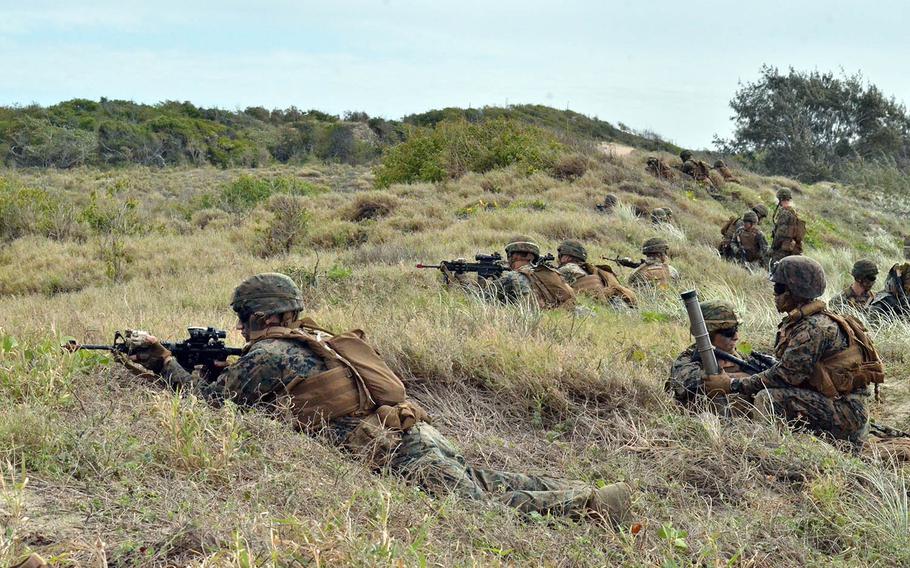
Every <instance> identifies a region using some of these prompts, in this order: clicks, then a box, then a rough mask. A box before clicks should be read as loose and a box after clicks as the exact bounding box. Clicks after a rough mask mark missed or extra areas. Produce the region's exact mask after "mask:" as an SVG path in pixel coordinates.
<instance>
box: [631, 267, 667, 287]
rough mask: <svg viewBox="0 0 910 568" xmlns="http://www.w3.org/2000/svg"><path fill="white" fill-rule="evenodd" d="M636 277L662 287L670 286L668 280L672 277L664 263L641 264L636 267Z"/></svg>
mask: <svg viewBox="0 0 910 568" xmlns="http://www.w3.org/2000/svg"><path fill="white" fill-rule="evenodd" d="M636 277H637V278H639V279H642V280H645V281H647V282H651V283H653V284H655V285H657V286H659V287H662V288H666V287H668V286H670V281H671V280H672V279H673V277H672V275H671V274H670V269H669V268H667V265H666V264H664V263H660V264H646V265H642V266H641V267H640V268H639V269H638V273H637V275H636Z"/></svg>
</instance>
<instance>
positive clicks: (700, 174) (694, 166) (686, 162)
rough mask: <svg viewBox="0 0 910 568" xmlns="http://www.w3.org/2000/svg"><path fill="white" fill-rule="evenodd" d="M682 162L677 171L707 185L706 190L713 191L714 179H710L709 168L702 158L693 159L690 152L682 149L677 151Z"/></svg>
mask: <svg viewBox="0 0 910 568" xmlns="http://www.w3.org/2000/svg"><path fill="white" fill-rule="evenodd" d="M679 157H680V159H681V160H682V164H680V165H679V171H681V172H682V173H684V174H685V175H687V176H689V177H691V178H692V179H694V180H695V181H697V182H698V183H700V184H702V185H705V186H707V188H708V191H710V192H712V193H713V192H714V191H715V190H716V188H715V187H714V181H713V180H712V179H711V175H710V171H711V168H710V167H709V166H708V164H707V163H706V162H704V161H702V160H693V159H692V152H690V151H688V150H683V151H682V152H680V153H679Z"/></svg>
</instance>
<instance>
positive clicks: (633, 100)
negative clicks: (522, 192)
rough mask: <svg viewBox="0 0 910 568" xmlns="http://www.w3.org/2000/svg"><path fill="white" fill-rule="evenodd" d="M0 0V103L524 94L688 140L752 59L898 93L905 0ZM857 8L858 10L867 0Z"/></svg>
mask: <svg viewBox="0 0 910 568" xmlns="http://www.w3.org/2000/svg"><path fill="white" fill-rule="evenodd" d="M743 4H744V3H732V2H730V3H724V2H711V1H703V0H691V1H689V2H681V1H675V2H669V1H667V2H664V1H660V2H646V1H644V0H642V1H637V2H636V1H601V2H593V1H581V0H576V1H573V0H568V1H562V2H539V1H535V0H525V1H503V2H495V1H492V0H490V1H487V2H480V1H475V0H462V1H460V2H449V1H443V0H437V1H429V0H428V1H417V0H375V1H367V0H358V1H337V2H310V1H290V0H263V1H259V2H254V1H248V2H239V1H234V0H222V1H220V2H192V1H183V2H176V1H172V0H157V1H154V2H138V1H134V0H119V1H114V0H101V1H95V2H92V1H90V0H84V1H83V2H72V1H70V2H47V1H41V0H30V1H29V2H23V1H22V0H16V1H9V0H0V104H28V103H31V102H37V103H41V104H53V103H55V102H59V101H61V100H66V99H70V98H74V97H84V98H90V99H97V98H99V97H102V96H105V97H108V98H119V99H132V100H135V101H141V102H149V103H154V102H158V101H161V100H167V99H176V100H189V101H192V102H193V103H196V104H199V105H203V106H219V107H223V108H229V109H234V108H243V107H246V106H251V105H261V106H265V107H268V108H272V107H287V106H290V105H296V106H297V107H299V108H301V109H309V108H317V109H320V110H324V111H327V112H333V113H339V112H342V111H345V110H365V111H366V112H368V113H369V114H370V115H375V116H384V117H386V118H399V117H401V116H402V115H403V114H409V113H412V112H421V111H424V110H428V109H431V108H440V107H444V106H467V105H473V106H475V107H476V106H482V105H502V104H504V103H505V102H506V101H508V102H509V103H541V104H547V105H551V106H554V107H558V108H565V107H566V106H567V105H568V106H569V108H571V109H573V110H577V111H579V112H583V113H585V114H589V115H596V116H598V117H600V118H603V119H606V120H609V121H611V122H613V123H617V122H624V123H626V124H628V125H629V126H632V127H633V128H637V129H652V130H654V131H656V132H658V133H661V134H662V135H664V136H665V137H668V138H670V139H671V140H673V141H675V142H677V143H678V144H681V145H684V146H692V147H704V146H707V145H709V144H710V142H711V139H712V136H713V135H714V134H715V133H719V134H721V135H726V134H728V133H729V132H730V130H731V128H732V124H731V122H730V120H729V117H730V110H729V107H728V104H727V103H728V101H729V100H730V98H731V96H732V95H733V93H734V91H735V90H736V87H737V82H738V81H740V80H742V81H748V80H753V79H754V78H755V77H756V76H757V74H758V70H759V68H760V66H761V64H762V63H769V64H772V65H777V66H780V67H783V68H786V67H788V66H790V65H793V66H795V67H797V68H800V69H819V70H838V69H840V68H843V69H845V70H846V71H847V72H850V73H852V72H855V71H862V73H863V74H864V75H865V76H866V78H867V79H868V80H870V81H872V82H873V83H875V84H877V85H878V86H879V87H880V88H881V89H882V90H883V91H884V92H885V93H886V94H889V95H894V96H895V97H896V98H897V99H898V100H900V101H906V100H907V98H908V97H907V94H908V92H910V73H908V65H910V63H908V62H910V39H908V32H907V30H908V29H910V4H908V3H906V2H900V1H892V0H881V1H876V2H867V3H860V2H842V1H838V0H826V1H816V0H813V1H805V2H799V1H797V0H792V1H791V2H781V1H776V0H764V1H762V2H750V3H748V5H743ZM873 7H874V9H873Z"/></svg>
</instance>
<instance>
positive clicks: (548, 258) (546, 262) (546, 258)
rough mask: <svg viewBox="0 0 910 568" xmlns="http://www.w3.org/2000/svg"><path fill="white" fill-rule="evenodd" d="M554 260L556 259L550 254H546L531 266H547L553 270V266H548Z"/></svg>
mask: <svg viewBox="0 0 910 568" xmlns="http://www.w3.org/2000/svg"><path fill="white" fill-rule="evenodd" d="M554 260H556V257H555V256H553V253H552V252H548V253H547V254H545V255H544V256H542V257H540V258H538V259H537V262H535V263H533V266H541V265H546V266H549V267H550V268H553V266H550V263H551V262H553V261H554Z"/></svg>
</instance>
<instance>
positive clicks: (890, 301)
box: [869, 262, 910, 318]
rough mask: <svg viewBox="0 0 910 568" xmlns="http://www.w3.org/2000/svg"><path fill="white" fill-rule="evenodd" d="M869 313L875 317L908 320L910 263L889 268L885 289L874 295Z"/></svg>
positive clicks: (909, 314) (909, 309) (909, 316)
mask: <svg viewBox="0 0 910 568" xmlns="http://www.w3.org/2000/svg"><path fill="white" fill-rule="evenodd" d="M869 313H870V315H872V316H876V317H883V316H884V317H900V318H910V263H908V262H905V263H899V264H895V265H894V266H892V267H891V269H890V270H889V271H888V278H887V279H886V280H885V289H884V290H882V291H881V292H878V293H877V294H876V295H875V299H874V300H873V301H872V303H871V304H870V305H869Z"/></svg>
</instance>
